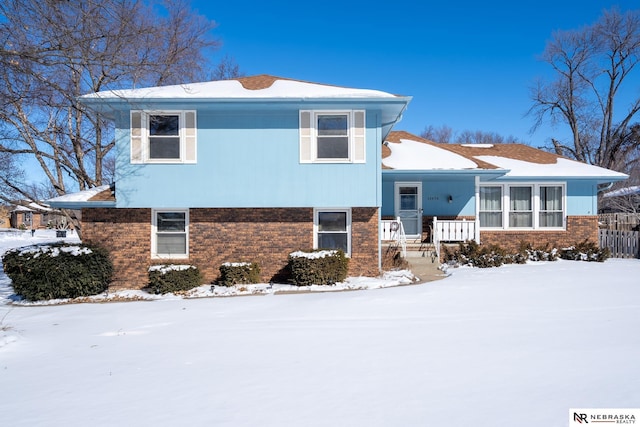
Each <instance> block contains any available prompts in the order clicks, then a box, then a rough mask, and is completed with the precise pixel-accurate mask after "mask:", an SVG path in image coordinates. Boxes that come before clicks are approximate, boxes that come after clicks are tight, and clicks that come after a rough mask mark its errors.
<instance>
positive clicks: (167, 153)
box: [149, 114, 180, 160]
mask: <svg viewBox="0 0 640 427" xmlns="http://www.w3.org/2000/svg"><path fill="white" fill-rule="evenodd" d="M149 159H151V160H163V159H166V160H180V116H179V115H175V114H171V115H169V114H162V115H160V114H149Z"/></svg>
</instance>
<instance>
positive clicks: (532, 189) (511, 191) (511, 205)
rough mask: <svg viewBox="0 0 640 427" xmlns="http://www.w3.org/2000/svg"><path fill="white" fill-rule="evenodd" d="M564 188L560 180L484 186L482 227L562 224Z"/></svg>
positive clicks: (557, 226) (535, 226) (559, 225)
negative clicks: (548, 183) (554, 182)
mask: <svg viewBox="0 0 640 427" xmlns="http://www.w3.org/2000/svg"><path fill="white" fill-rule="evenodd" d="M564 189H565V186H564V185H561V184H553V185H547V184H544V185H543V184H532V185H486V186H481V187H480V209H479V216H480V227H483V228H533V229H544V228H563V227H564V216H565V202H564V191H565V190H564ZM503 224H506V226H505V225H503Z"/></svg>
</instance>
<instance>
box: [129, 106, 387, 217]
mask: <svg viewBox="0 0 640 427" xmlns="http://www.w3.org/2000/svg"><path fill="white" fill-rule="evenodd" d="M305 107H307V108H308V106H305ZM322 108H323V109H329V108H330V107H329V106H326V105H324V106H322ZM338 108H340V109H342V110H344V109H345V106H344V105H341V106H339V107H336V109H338ZM353 108H354V109H356V108H357V107H356V106H354V107H353ZM366 119H367V120H366V127H367V130H366V163H363V164H357V163H346V164H302V163H300V155H299V135H298V122H299V116H298V109H297V108H289V109H281V110H264V111H248V110H241V109H232V110H229V109H227V110H225V111H215V110H205V111H202V110H201V111H198V116H197V123H198V133H197V146H198V162H197V164H142V165H137V164H135V165H134V164H130V162H129V118H128V113H127V114H124V113H123V114H120V115H119V116H118V120H117V126H118V128H119V129H118V131H117V134H116V135H117V139H118V141H117V148H118V165H117V170H118V176H117V187H116V192H117V195H116V197H117V203H118V207H154V208H172V207H359V206H362V207H365V206H380V204H381V202H380V190H379V180H380V173H379V170H380V157H381V148H380V147H381V144H380V138H381V131H380V114H379V112H377V111H375V110H373V111H372V110H367V115H366Z"/></svg>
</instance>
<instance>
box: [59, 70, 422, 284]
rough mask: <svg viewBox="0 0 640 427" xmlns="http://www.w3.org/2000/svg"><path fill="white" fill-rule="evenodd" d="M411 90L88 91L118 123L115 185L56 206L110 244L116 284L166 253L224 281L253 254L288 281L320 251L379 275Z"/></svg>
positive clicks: (137, 280) (248, 85)
mask: <svg viewBox="0 0 640 427" xmlns="http://www.w3.org/2000/svg"><path fill="white" fill-rule="evenodd" d="M410 99H411V98H410V97H406V96H396V95H392V94H388V93H385V92H380V91H376V90H363V89H351V88H342V87H336V86H329V85H320V84H314V83H308V82H301V81H295V80H289V79H283V78H277V77H272V76H267V75H260V76H255V77H246V78H239V79H235V80H227V81H213V82H206V83H196V84H186V85H178V86H167V87H154V88H146V89H134V90H121V91H107V92H99V93H94V94H89V95H86V96H83V97H81V102H83V103H84V104H85V105H87V106H88V107H90V108H93V109H95V110H97V111H99V112H101V113H102V114H104V115H105V116H107V117H108V118H110V119H112V120H114V122H115V129H116V130H115V136H116V150H117V161H116V180H115V187H114V188H111V189H103V190H105V191H103V192H101V193H99V194H94V195H92V197H90V198H88V199H87V200H80V199H81V198H79V197H77V196H74V197H70V198H66V199H65V197H64V196H63V197H62V198H61V199H58V200H57V201H56V200H53V201H52V203H53V205H54V206H57V207H67V208H73V207H75V208H82V233H83V240H85V241H87V242H94V243H100V244H102V245H104V246H106V247H107V248H109V249H110V250H111V253H112V254H113V258H114V264H115V273H116V280H117V283H116V284H115V286H123V287H135V286H136V285H138V284H139V285H140V286H142V285H144V284H145V280H146V268H145V267H146V266H149V265H151V264H160V263H167V262H172V263H183V264H186V263H189V264H192V265H197V266H198V267H199V268H200V270H201V271H202V272H203V273H204V276H205V279H206V280H214V279H215V278H216V276H217V274H218V268H219V266H220V265H221V264H222V263H224V262H241V261H251V262H257V263H258V264H259V265H260V267H261V271H262V275H263V280H265V281H269V280H278V279H279V278H281V277H282V270H283V268H284V267H285V265H286V263H287V257H288V254H289V253H291V252H294V251H296V250H301V249H302V250H309V249H312V248H340V249H342V250H344V251H345V253H346V254H347V255H348V256H349V257H350V258H351V260H350V272H349V273H350V274H351V275H377V274H378V272H379V269H380V246H379V239H378V229H379V222H380V207H381V205H382V177H381V175H380V165H381V161H382V142H383V141H384V139H385V138H386V137H387V135H388V134H389V132H390V131H391V128H392V127H393V126H394V124H395V123H396V122H397V121H399V120H400V118H401V117H402V113H403V112H404V111H405V109H406V108H407V104H408V103H409V101H410ZM94 192H95V190H94ZM88 195H89V196H91V193H88ZM69 199H73V200H69Z"/></svg>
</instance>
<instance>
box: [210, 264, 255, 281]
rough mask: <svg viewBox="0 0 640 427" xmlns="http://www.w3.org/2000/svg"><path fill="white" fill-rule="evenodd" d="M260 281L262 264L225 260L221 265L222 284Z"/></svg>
mask: <svg viewBox="0 0 640 427" xmlns="http://www.w3.org/2000/svg"><path fill="white" fill-rule="evenodd" d="M258 282H260V266H259V265H258V264H256V263H255V262H225V263H224V264H222V265H221V266H220V279H218V284H219V285H221V286H233V285H237V284H248V283H258Z"/></svg>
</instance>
